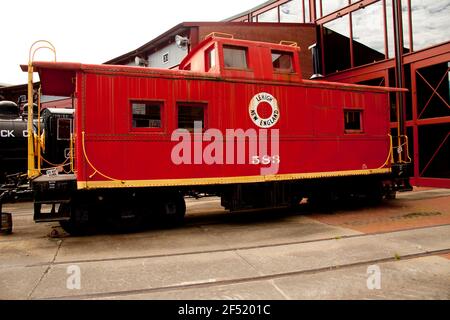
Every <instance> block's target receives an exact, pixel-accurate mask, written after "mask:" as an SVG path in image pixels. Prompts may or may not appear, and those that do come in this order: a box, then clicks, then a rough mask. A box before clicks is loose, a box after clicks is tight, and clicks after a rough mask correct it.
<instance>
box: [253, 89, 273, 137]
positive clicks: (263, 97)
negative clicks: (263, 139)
mask: <svg viewBox="0 0 450 320" xmlns="http://www.w3.org/2000/svg"><path fill="white" fill-rule="evenodd" d="M263 102H266V103H268V104H269V105H270V107H271V108H272V113H271V114H270V116H269V117H268V118H262V117H261V116H260V115H259V114H258V106H259V105H260V104H261V103H263ZM248 114H249V116H250V119H252V121H253V123H254V124H256V125H257V126H258V127H260V128H264V129H267V128H270V127H273V126H274V125H275V124H276V123H277V122H278V119H280V110H279V109H278V101H277V99H275V98H274V96H272V95H271V94H270V93H266V92H260V93H258V94H255V95H254V96H253V98H252V100H250V104H249V106H248Z"/></svg>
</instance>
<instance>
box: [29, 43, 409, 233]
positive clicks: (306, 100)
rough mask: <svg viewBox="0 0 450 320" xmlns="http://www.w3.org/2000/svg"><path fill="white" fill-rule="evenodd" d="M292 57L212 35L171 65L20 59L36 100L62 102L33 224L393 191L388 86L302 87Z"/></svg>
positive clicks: (36, 181)
mask: <svg viewBox="0 0 450 320" xmlns="http://www.w3.org/2000/svg"><path fill="white" fill-rule="evenodd" d="M299 50H300V49H299V48H298V47H297V46H296V45H295V44H294V43H282V44H273V43H262V42H252V41H244V40H237V39H233V38H232V37H218V36H216V35H212V36H210V37H207V38H206V39H205V40H204V41H203V42H201V43H200V44H199V45H198V46H197V47H196V48H195V49H193V50H192V51H191V52H190V54H189V55H188V56H187V57H186V58H185V59H184V60H183V62H182V63H181V64H180V66H179V70H162V69H152V68H142V67H131V66H117V65H114V66H112V65H85V64H79V63H56V62H35V63H33V66H34V70H36V71H37V72H39V75H40V79H41V85H42V92H43V94H48V95H59V96H72V97H74V98H75V99H73V101H74V106H73V108H74V109H75V113H74V124H73V126H72V127H73V135H72V138H71V144H70V150H68V151H67V152H66V153H67V156H68V160H67V161H66V162H65V163H63V165H62V166H61V167H60V170H59V171H60V173H57V174H56V171H55V170H51V171H48V172H49V173H50V174H45V172H47V171H45V170H41V171H36V170H35V169H34V168H31V169H30V174H32V175H33V176H34V177H33V180H32V186H33V188H34V190H35V197H36V198H35V203H36V205H35V220H36V221H49V220H59V221H62V225H63V226H64V227H65V228H66V229H68V230H69V231H74V230H75V229H80V228H83V226H85V225H86V224H87V223H88V222H89V221H91V220H92V219H97V218H99V215H100V214H101V213H104V214H105V215H106V216H107V217H108V218H111V217H116V218H118V219H120V218H122V219H125V218H130V219H131V218H132V219H140V218H142V217H144V216H148V215H149V214H156V215H159V216H163V217H165V218H166V219H170V220H174V221H179V220H180V219H181V218H182V217H183V216H184V213H185V205H184V200H183V196H184V195H186V194H189V193H194V192H204V193H208V194H216V195H219V196H220V197H221V198H222V204H223V205H224V206H225V208H227V209H230V210H240V209H247V208H254V207H274V206H285V205H289V204H291V205H292V204H298V202H299V201H300V200H301V199H302V198H303V197H308V198H310V199H313V198H316V199H322V198H324V197H329V196H330V195H331V194H334V195H349V194H356V193H358V194H364V195H366V196H369V197H375V198H380V197H382V196H383V195H385V194H387V193H392V191H395V190H396V189H398V188H399V187H400V186H407V185H408V183H407V178H402V177H400V179H399V176H398V171H396V170H393V162H394V157H393V154H392V150H393V139H392V137H391V136H390V135H389V130H390V128H389V102H388V101H389V100H388V99H389V97H388V95H389V92H391V91H396V90H397V89H393V88H384V87H369V86H360V85H350V84H342V83H330V82H321V81H312V80H304V79H302V78H301V72H300V63H299V55H298V53H299ZM55 130H57V129H55ZM396 139H397V138H396ZM36 157H37V158H38V159H37V161H38V162H40V161H41V160H40V155H36ZM399 160H400V162H401V160H402V159H399ZM61 168H62V169H64V170H65V172H66V173H61ZM41 172H43V173H44V174H41ZM43 204H51V205H52V210H51V211H50V212H44V210H42V205H43ZM57 207H59V209H57Z"/></svg>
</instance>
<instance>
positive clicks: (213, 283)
mask: <svg viewBox="0 0 450 320" xmlns="http://www.w3.org/2000/svg"><path fill="white" fill-rule="evenodd" d="M446 226H449V224H445V225H440V226H430V227H420V228H411V229H408V230H402V231H394V232H377V233H370V234H357V235H348V236H343V237H339V238H338V239H337V238H336V237H327V238H322V239H315V240H305V241H292V242H283V243H276V244H265V245H254V246H236V247H233V248H222V249H214V250H198V251H186V252H178V253H169V254H155V255H137V256H128V257H113V258H103V259H79V260H67V261H54V260H55V259H54V260H53V261H52V262H51V263H39V264H31V265H28V266H27V267H36V266H45V265H47V266H48V268H47V271H46V272H45V273H44V274H43V276H42V278H44V277H46V276H48V274H49V272H48V271H49V270H50V269H51V268H54V267H58V266H60V268H61V266H64V265H73V264H91V263H93V264H95V263H102V262H107V263H108V262H117V261H124V262H128V261H133V260H139V259H146V260H147V259H161V258H162V259H164V258H173V257H183V256H188V255H201V254H213V253H220V252H234V253H236V255H237V256H239V257H241V258H242V259H243V260H244V261H246V262H247V263H248V261H247V260H246V259H245V258H244V257H243V256H242V255H241V254H242V252H244V251H246V250H258V249H262V250H263V249H267V248H273V249H274V250H273V251H274V252H276V251H277V247H280V248H281V247H284V248H286V247H289V246H295V245H301V244H307V243H318V242H323V241H329V240H341V239H357V238H367V237H374V236H377V235H385V234H388V237H387V238H389V237H392V236H395V234H397V233H403V232H408V231H413V230H418V231H419V230H426V229H432V228H439V227H446ZM391 234H392V235H391ZM374 240H376V239H374ZM62 243H63V240H61V242H60V244H59V247H61V245H62ZM240 253H241V254H240ZM445 254H450V246H449V247H445V248H439V249H436V250H425V249H424V250H419V251H417V252H413V253H408V254H403V255H399V256H397V255H388V256H385V257H382V258H371V257H370V255H368V256H367V258H366V259H358V260H357V261H351V259H350V262H346V261H347V260H346V261H343V262H341V263H333V264H330V265H326V266H320V267H311V268H309V267H308V268H302V269H298V270H290V271H286V272H272V273H268V274H261V273H259V272H255V274H254V275H252V276H243V277H236V278H231V279H220V278H219V279H217V280H216V279H203V280H199V281H191V282H181V283H177V284H169V285H163V286H155V287H150V288H138V289H124V290H108V291H106V292H93V293H80V294H71V295H54V296H50V297H45V298H43V299H50V300H55V299H105V298H113V297H117V298H120V297H122V298H123V297H126V296H130V295H145V294H152V293H164V292H169V291H177V292H179V291H180V290H189V289H200V288H211V287H217V286H229V285H236V284H244V283H252V282H261V281H268V280H276V279H281V278H287V277H293V276H300V275H307V274H318V273H321V272H328V271H333V270H343V269H348V268H354V267H361V266H368V265H373V264H381V263H387V262H393V261H396V260H402V261H404V260H411V259H416V258H421V257H429V256H435V255H445ZM324 255H326V253H324ZM56 256H57V254H55V258H56ZM138 264H140V262H139V263H136V265H138ZM249 265H250V266H251V264H250V263H249ZM29 298H30V299H34V298H35V297H33V296H32V295H30V297H29ZM39 299H41V298H39Z"/></svg>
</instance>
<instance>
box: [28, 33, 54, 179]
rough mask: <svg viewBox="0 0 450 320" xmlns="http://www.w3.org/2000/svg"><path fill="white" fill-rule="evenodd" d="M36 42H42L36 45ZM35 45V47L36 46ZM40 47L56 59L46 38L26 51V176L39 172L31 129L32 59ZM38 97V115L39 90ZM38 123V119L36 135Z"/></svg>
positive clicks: (34, 175)
mask: <svg viewBox="0 0 450 320" xmlns="http://www.w3.org/2000/svg"><path fill="white" fill-rule="evenodd" d="M38 44H42V45H40V46H37V45H38ZM36 46H37V47H36ZM40 49H49V50H50V51H52V52H53V55H54V61H56V49H55V47H54V46H53V45H52V44H51V43H50V42H49V41H47V40H38V41H35V42H34V43H33V44H32V45H31V47H30V50H29V52H28V121H27V132H28V178H34V177H36V176H38V175H39V174H40V168H41V165H40V161H41V160H40V146H39V145H40V143H38V168H36V150H35V149H34V140H35V137H34V130H33V104H34V98H33V94H34V92H33V91H34V87H33V72H34V70H33V61H34V56H35V54H36V52H37V51H39V50H40ZM38 93H39V98H38V115H40V110H39V109H40V90H39V92H38ZM39 129H40V124H39V120H38V135H39V134H40V132H39Z"/></svg>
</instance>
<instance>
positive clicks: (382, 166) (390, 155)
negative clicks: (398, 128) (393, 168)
mask: <svg viewBox="0 0 450 320" xmlns="http://www.w3.org/2000/svg"><path fill="white" fill-rule="evenodd" d="M388 136H389V152H388V156H387V159H386V161H385V162H384V163H383V164H382V165H381V167H379V168H378V169H382V168H384V167H385V166H386V165H387V164H388V163H389V159H390V160H391V163H394V157H392V145H393V143H392V136H391V135H390V134H388Z"/></svg>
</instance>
